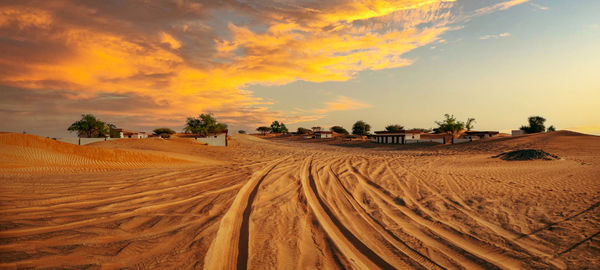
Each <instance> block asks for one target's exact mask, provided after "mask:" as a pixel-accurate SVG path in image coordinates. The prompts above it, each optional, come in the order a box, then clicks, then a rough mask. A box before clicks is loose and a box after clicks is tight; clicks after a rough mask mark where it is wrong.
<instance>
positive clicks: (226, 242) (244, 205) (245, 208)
mask: <svg viewBox="0 0 600 270" xmlns="http://www.w3.org/2000/svg"><path fill="white" fill-rule="evenodd" d="M285 159H287V157H284V158H280V159H277V160H275V161H273V162H271V163H269V164H267V165H266V166H265V167H263V168H262V169H261V170H260V171H258V172H256V173H255V174H254V175H253V176H252V177H251V178H250V180H248V182H247V183H246V184H245V185H244V186H243V187H242V188H241V189H240V191H239V192H238V194H237V195H236V197H235V199H234V201H233V203H232V205H231V207H230V208H229V210H228V211H227V213H225V215H224V216H223V218H222V219H221V223H220V225H219V230H218V232H217V235H216V237H215V239H214V240H213V243H212V244H211V246H210V248H209V249H208V252H207V254H206V257H205V258H204V269H246V267H247V263H248V239H249V236H248V234H249V219H250V213H251V211H252V201H253V200H254V197H255V196H256V192H258V186H259V185H260V183H261V182H262V181H263V180H264V179H265V178H266V177H267V175H268V174H269V172H271V171H272V170H273V169H274V168H275V167H276V166H277V165H278V164H279V163H281V162H282V161H283V160H285Z"/></svg>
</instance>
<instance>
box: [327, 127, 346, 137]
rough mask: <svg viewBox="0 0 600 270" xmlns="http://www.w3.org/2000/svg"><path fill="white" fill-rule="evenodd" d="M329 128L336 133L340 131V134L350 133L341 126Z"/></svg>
mask: <svg viewBox="0 0 600 270" xmlns="http://www.w3.org/2000/svg"><path fill="white" fill-rule="evenodd" d="M329 130H331V131H333V132H335V133H339V134H346V135H348V134H349V133H348V131H347V130H346V129H345V128H343V127H341V126H333V127H331V128H329Z"/></svg>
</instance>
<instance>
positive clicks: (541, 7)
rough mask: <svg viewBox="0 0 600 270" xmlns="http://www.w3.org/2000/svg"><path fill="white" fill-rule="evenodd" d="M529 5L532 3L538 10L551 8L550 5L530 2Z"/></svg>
mask: <svg viewBox="0 0 600 270" xmlns="http://www.w3.org/2000/svg"><path fill="white" fill-rule="evenodd" d="M529 5H531V6H532V7H534V8H536V9H538V10H548V9H550V8H549V7H546V6H542V5H540V4H536V3H529Z"/></svg>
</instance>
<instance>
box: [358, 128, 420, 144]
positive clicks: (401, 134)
mask: <svg viewBox="0 0 600 270" xmlns="http://www.w3.org/2000/svg"><path fill="white" fill-rule="evenodd" d="M369 137H370V138H371V141H372V142H375V143H387V144H406V143H408V142H407V141H409V140H410V141H417V140H419V139H420V138H421V131H418V130H400V131H393V132H392V131H375V135H370V136H369Z"/></svg>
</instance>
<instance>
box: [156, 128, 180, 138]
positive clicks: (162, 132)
mask: <svg viewBox="0 0 600 270" xmlns="http://www.w3.org/2000/svg"><path fill="white" fill-rule="evenodd" d="M152 132H153V133H154V135H157V136H160V137H161V138H164V139H166V138H169V137H171V135H173V134H175V130H172V129H170V128H157V129H155V130H153V131H152Z"/></svg>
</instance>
